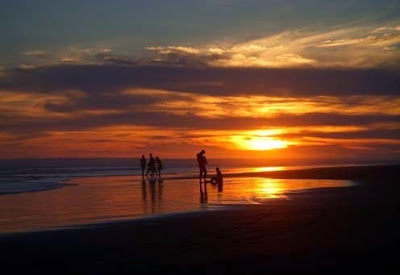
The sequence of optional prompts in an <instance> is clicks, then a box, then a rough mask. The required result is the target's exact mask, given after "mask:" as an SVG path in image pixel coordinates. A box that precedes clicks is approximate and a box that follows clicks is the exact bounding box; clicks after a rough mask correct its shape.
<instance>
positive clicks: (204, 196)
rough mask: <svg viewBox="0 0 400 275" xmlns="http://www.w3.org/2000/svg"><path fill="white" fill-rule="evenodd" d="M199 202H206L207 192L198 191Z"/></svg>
mask: <svg viewBox="0 0 400 275" xmlns="http://www.w3.org/2000/svg"><path fill="white" fill-rule="evenodd" d="M200 203H201V204H207V203H208V194H207V193H203V192H201V193H200Z"/></svg>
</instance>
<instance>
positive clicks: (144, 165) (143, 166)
mask: <svg viewBox="0 0 400 275" xmlns="http://www.w3.org/2000/svg"><path fill="white" fill-rule="evenodd" d="M140 166H141V167H142V179H144V170H145V169H146V158H145V157H144V155H142V158H141V159H140Z"/></svg>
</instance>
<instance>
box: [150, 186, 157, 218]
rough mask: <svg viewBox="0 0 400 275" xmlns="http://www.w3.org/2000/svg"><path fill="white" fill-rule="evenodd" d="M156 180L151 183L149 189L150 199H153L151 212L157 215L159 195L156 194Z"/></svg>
mask: <svg viewBox="0 0 400 275" xmlns="http://www.w3.org/2000/svg"><path fill="white" fill-rule="evenodd" d="M156 182H157V181H156V180H155V179H151V180H150V181H149V183H150V184H149V187H150V197H151V212H152V213H155V210H156V205H157V194H156V189H157V188H156Z"/></svg>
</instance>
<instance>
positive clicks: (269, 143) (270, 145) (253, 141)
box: [243, 137, 288, 151]
mask: <svg viewBox="0 0 400 275" xmlns="http://www.w3.org/2000/svg"><path fill="white" fill-rule="evenodd" d="M287 146H288V143H287V142H286V141H283V140H279V139H277V138H271V137H253V138H250V139H248V140H246V141H245V142H244V144H243V147H245V148H246V149H247V150H258V151H266V150H273V149H282V148H286V147H287Z"/></svg>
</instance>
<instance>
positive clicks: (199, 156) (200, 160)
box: [196, 150, 224, 193]
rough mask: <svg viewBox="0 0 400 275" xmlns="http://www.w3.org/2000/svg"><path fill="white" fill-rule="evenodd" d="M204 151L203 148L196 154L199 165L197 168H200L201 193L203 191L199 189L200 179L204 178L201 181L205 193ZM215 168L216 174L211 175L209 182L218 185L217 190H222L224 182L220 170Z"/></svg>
mask: <svg viewBox="0 0 400 275" xmlns="http://www.w3.org/2000/svg"><path fill="white" fill-rule="evenodd" d="M205 153H206V151H205V150H201V151H200V152H199V153H197V155H196V158H197V163H198V165H199V170H200V173H199V183H200V193H203V191H202V189H201V183H202V180H204V181H203V183H204V189H205V192H206V193H207V168H206V164H207V158H206V156H205ZM215 170H216V172H217V174H216V176H213V177H212V178H211V180H210V183H211V184H213V185H216V186H218V192H222V190H223V184H224V179H223V176H222V172H221V170H220V169H219V168H218V167H217V168H215Z"/></svg>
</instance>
